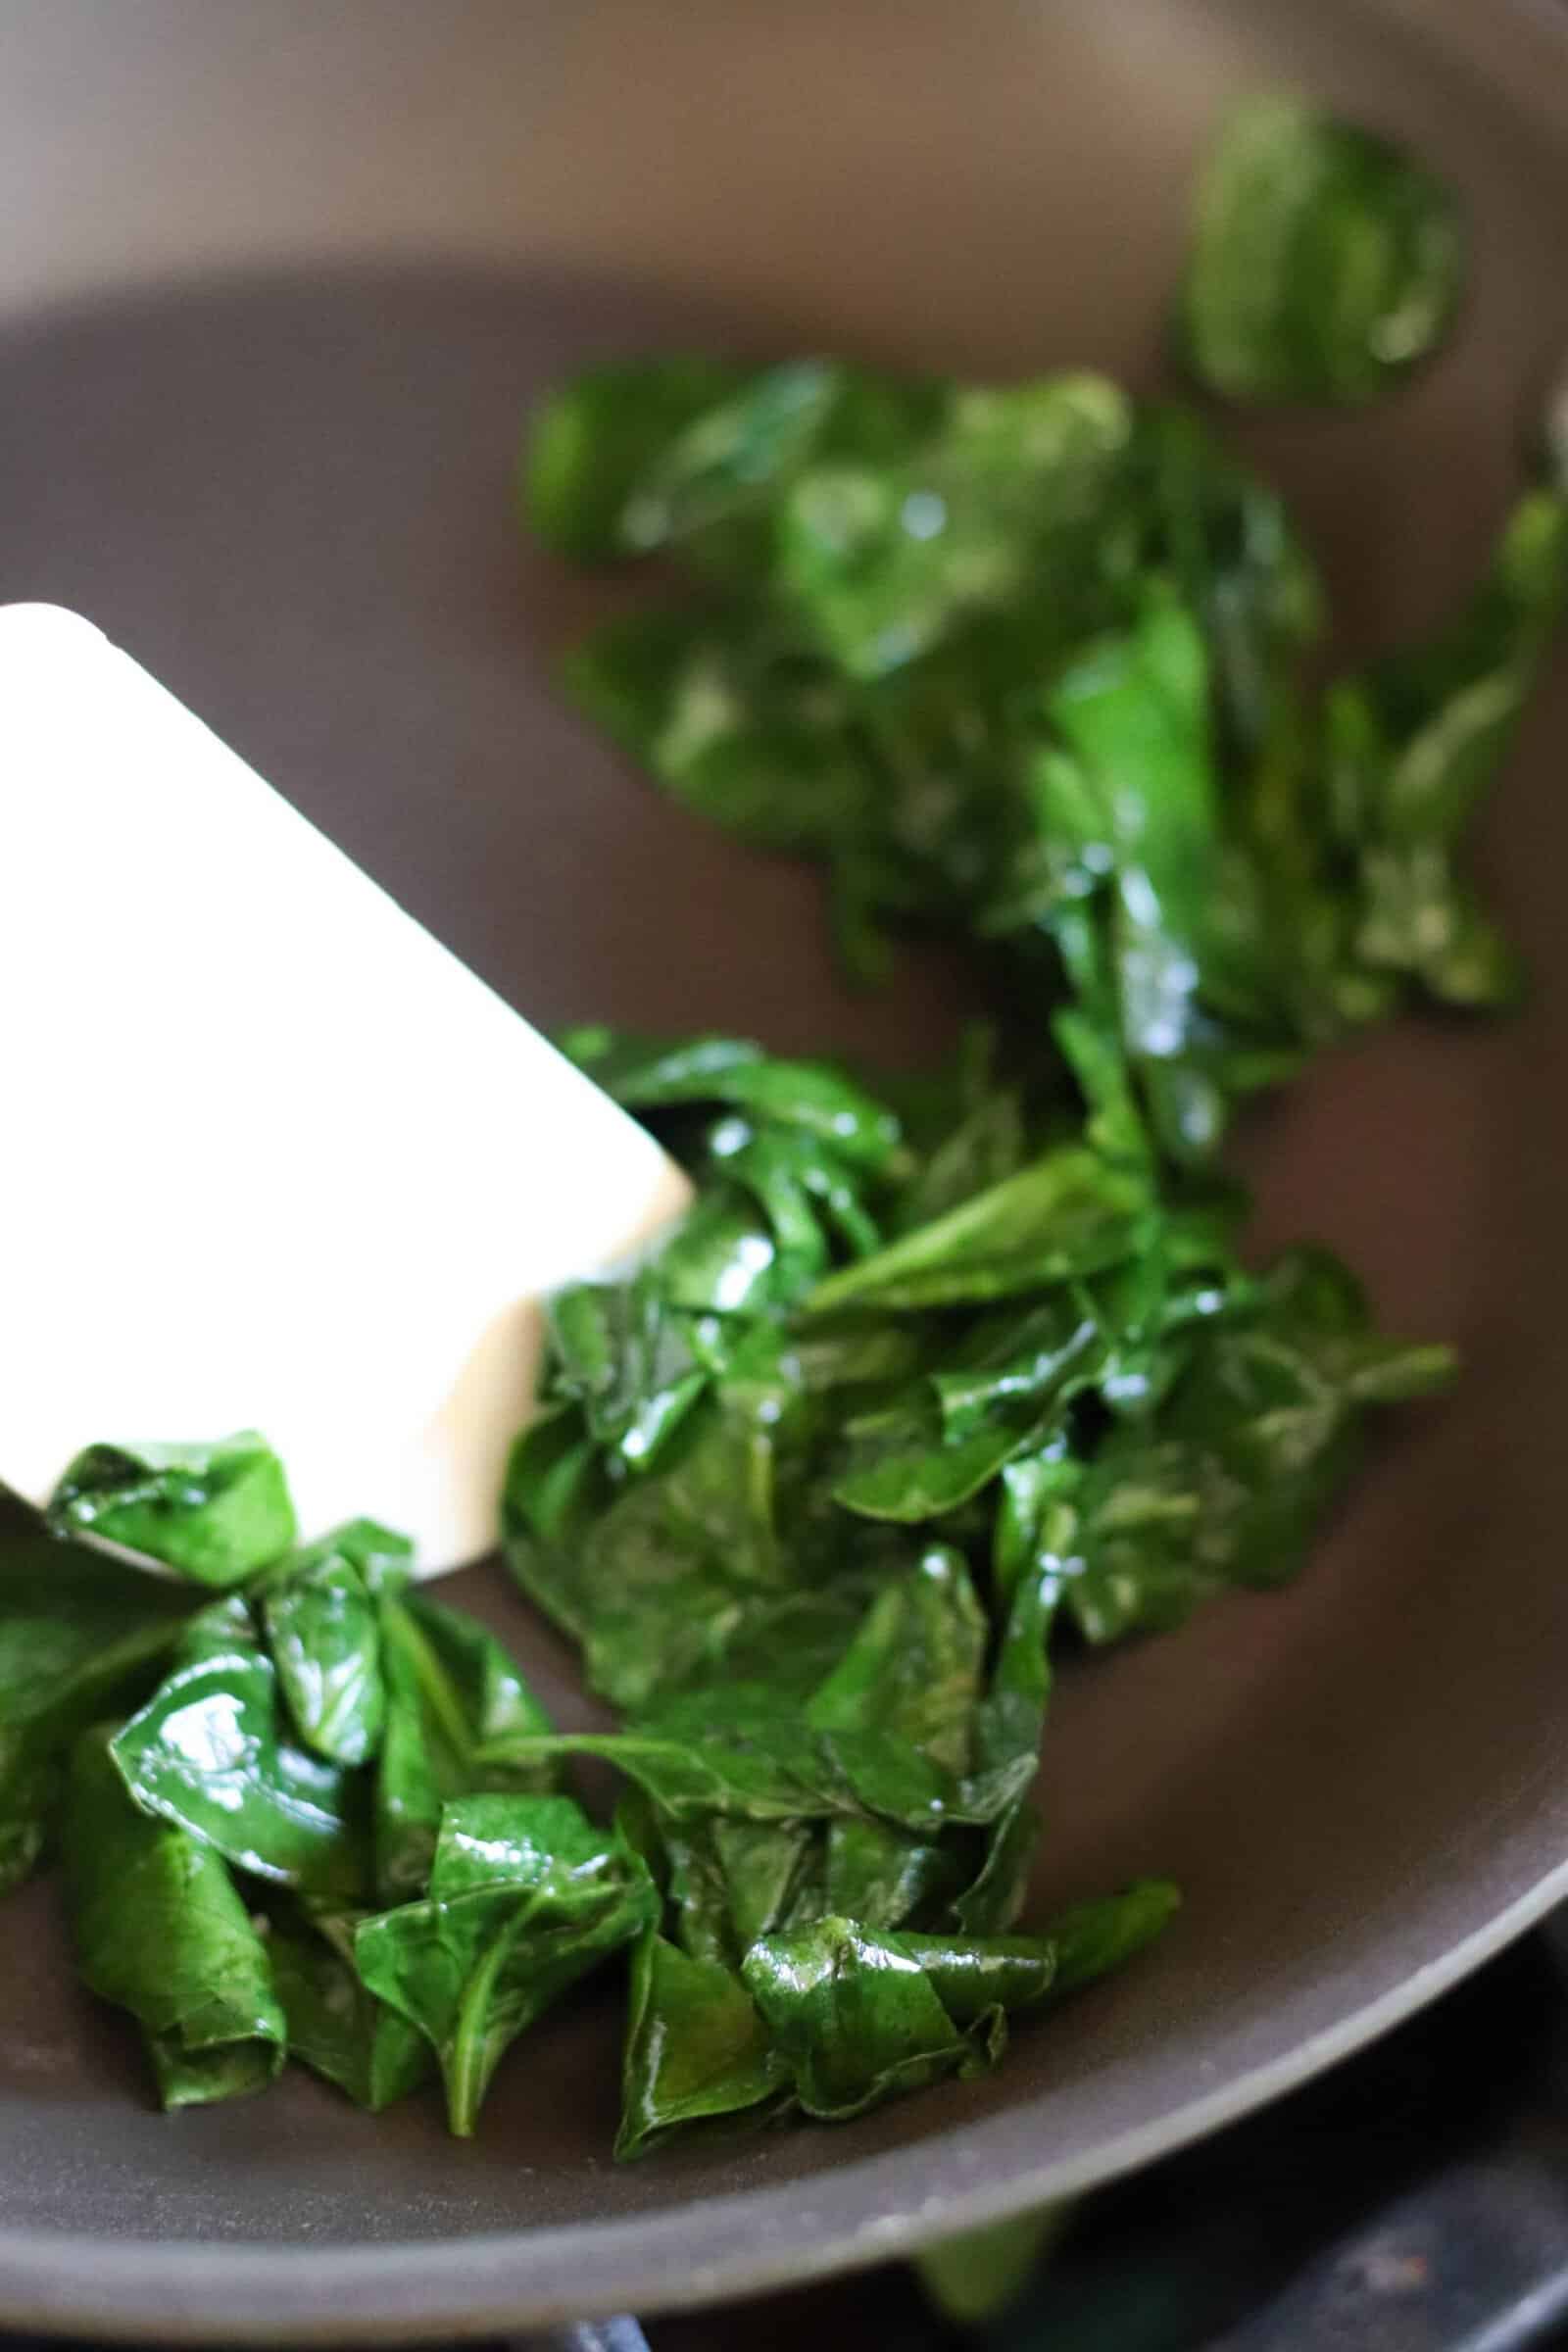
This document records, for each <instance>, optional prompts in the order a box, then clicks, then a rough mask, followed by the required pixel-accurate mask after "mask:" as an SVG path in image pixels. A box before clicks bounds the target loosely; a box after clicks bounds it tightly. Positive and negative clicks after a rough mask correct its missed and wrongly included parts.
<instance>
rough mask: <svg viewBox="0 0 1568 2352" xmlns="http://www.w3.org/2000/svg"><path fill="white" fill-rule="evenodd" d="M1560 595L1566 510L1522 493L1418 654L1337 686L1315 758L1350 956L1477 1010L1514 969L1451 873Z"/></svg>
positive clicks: (1567, 571) (1555, 499)
mask: <svg viewBox="0 0 1568 2352" xmlns="http://www.w3.org/2000/svg"><path fill="white" fill-rule="evenodd" d="M1565 594H1568V502H1565V501H1564V500H1563V498H1561V497H1560V496H1558V495H1557V494H1556V493H1555V492H1552V491H1547V490H1535V491H1531V492H1530V493H1528V494H1527V495H1526V496H1525V497H1524V498H1523V499H1521V500H1520V502H1519V504H1518V505H1517V506H1516V507H1515V509H1514V511H1513V513H1512V515H1510V516H1509V518H1508V523H1507V527H1506V529H1505V530H1504V532H1503V535H1502V540H1501V543H1500V545H1499V547H1498V550H1497V553H1496V556H1495V560H1494V562H1493V565H1492V568H1491V570H1490V571H1489V573H1488V574H1487V577H1486V578H1485V579H1484V580H1483V582H1482V584H1481V586H1480V588H1479V589H1478V590H1477V592H1476V594H1475V596H1474V597H1473V598H1472V600H1471V602H1470V604H1469V606H1468V608H1467V609H1466V611H1464V612H1463V613H1460V614H1459V616H1458V617H1457V619H1456V620H1455V621H1454V622H1453V623H1452V624H1451V625H1450V626H1449V627H1448V628H1447V629H1446V630H1443V631H1441V632H1440V633H1439V634H1438V635H1437V636H1436V637H1435V638H1434V639H1433V640H1432V641H1431V643H1430V644H1428V645H1425V646H1422V647H1419V648H1416V649H1414V650H1413V651H1410V652H1406V653H1402V654H1397V655H1394V656H1391V657H1390V658H1388V659H1387V660H1385V661H1384V662H1380V663H1378V664H1377V665H1376V666H1374V667H1373V668H1372V669H1370V670H1369V671H1367V672H1365V673H1364V674H1363V675H1361V676H1359V677H1348V678H1343V679H1341V680H1340V681H1338V683H1337V684H1336V685H1335V686H1334V687H1333V688H1332V689H1331V691H1330V693H1329V695H1328V698H1327V701H1326V703H1325V706H1324V734H1325V757H1326V760H1327V763H1328V771H1329V780H1330V786H1331V790H1332V794H1333V799H1334V805H1335V809H1336V812H1337V821H1338V825H1339V828H1340V832H1341V837H1342V840H1343V841H1344V843H1345V845H1346V847H1347V848H1348V852H1349V854H1350V858H1351V860H1352V867H1353V877H1354V901H1353V904H1354V915H1353V933H1352V941H1351V949H1352V953H1353V955H1354V956H1355V957H1356V958H1357V959H1358V961H1359V962H1360V963H1361V964H1362V965H1364V966H1365V967H1367V968H1368V969H1369V970H1370V971H1371V972H1372V973H1373V974H1375V975H1377V976H1380V977H1382V976H1394V977H1397V978H1398V979H1400V980H1403V981H1408V982H1413V983H1414V984H1415V985H1416V986H1417V987H1418V988H1420V989H1422V990H1424V991H1425V992H1426V993H1427V994H1429V995H1431V996H1433V997H1436V998H1438V999H1439V1000H1441V1001H1442V1002H1445V1003H1447V1004H1451V1005H1492V1004H1496V1003H1498V1002H1501V1001H1504V1000H1505V999H1506V998H1507V997H1508V996H1510V995H1511V994H1512V993H1513V992H1514V989H1515V987H1516V985H1517V969H1516V966H1515V963H1514V959H1513V957H1512V956H1511V954H1510V953H1509V950H1508V948H1507V946H1506V944H1505V942H1504V941H1503V939H1502V937H1501V935H1500V934H1499V932H1498V931H1497V929H1496V927H1495V924H1494V923H1493V922H1492V921H1491V919H1490V918H1489V917H1488V916H1487V915H1486V914H1485V913H1484V912H1483V911H1482V909H1481V908H1480V907H1479V905H1478V904H1477V901H1476V898H1475V895H1474V892H1473V889H1472V887H1471V885H1470V883H1469V881H1468V880H1467V878H1466V877H1465V875H1464V872H1463V870H1462V867H1461V865H1460V863H1459V858H1460V853H1461V852H1462V849H1463V845H1464V839H1465V835H1466V833H1467V832H1468V830H1469V826H1470V823H1471V820H1472V818H1473V816H1474V813H1475V810H1476V808H1477V805H1478V803H1479V801H1480V798H1481V795H1482V793H1483V792H1484V791H1485V789H1486V788H1487V786H1488V785H1490V784H1491V782H1492V780H1493V777H1494V775H1495V772H1496V769H1497V766H1498V763H1499V761H1500V760H1502V758H1503V757H1504V755H1505V754H1506V752H1507V750H1508V747H1509V745H1510V743H1511V741H1512V739H1513V735H1514V731H1515V729H1516V727H1517V725H1518V722H1519V717H1520V714H1521V712H1522V711H1523V708H1524V704H1525V700H1526V697H1527V696H1528V694H1529V692H1530V689H1531V687H1532V685H1533V684H1534V682H1535V678H1536V675H1537V672H1538V671H1539V669H1540V667H1541V663H1542V660H1543V658H1544V653H1545V651H1546V648H1547V646H1548V644H1549V642H1550V640H1551V637H1552V634H1553V632H1554V630H1555V629H1556V627H1557V624H1558V622H1559V620H1560V618H1561V614H1562V610H1563V604H1564V598H1565Z"/></svg>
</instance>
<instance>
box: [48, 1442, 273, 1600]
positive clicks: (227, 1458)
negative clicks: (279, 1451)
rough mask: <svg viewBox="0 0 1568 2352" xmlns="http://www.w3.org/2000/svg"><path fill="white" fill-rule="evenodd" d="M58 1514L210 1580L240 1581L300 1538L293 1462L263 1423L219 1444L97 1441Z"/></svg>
mask: <svg viewBox="0 0 1568 2352" xmlns="http://www.w3.org/2000/svg"><path fill="white" fill-rule="evenodd" d="M49 1518H50V1522H51V1524H52V1525H53V1526H55V1527H58V1528H59V1529H60V1530H61V1531H62V1532H63V1533H67V1534H78V1533H79V1534H86V1535H94V1536H101V1537H104V1538H106V1539H107V1540H108V1541H109V1542H111V1543H115V1544H123V1545H124V1546H125V1548H126V1549H127V1550H128V1551H141V1552H145V1553H146V1554H147V1556H148V1557H149V1558H150V1559H154V1560H162V1561H164V1562H165V1563H166V1565H167V1566H169V1567H171V1568H173V1569H176V1570H177V1571H178V1573H179V1574H180V1575H181V1576H188V1577H190V1578H191V1579H192V1581H193V1582H194V1583H196V1584H200V1585H219V1586H222V1585H236V1584H238V1583H240V1582H241V1580H242V1579H243V1578H245V1577H247V1576H249V1575H250V1574H251V1573H252V1571H253V1570H254V1569H257V1568H265V1567H266V1566H267V1565H268V1563H269V1562H270V1561H271V1560H275V1559H276V1558H277V1557H278V1555H279V1553H280V1552H284V1551H286V1550H287V1549H288V1547H289V1545H290V1544H292V1543H293V1541H294V1505H293V1502H292V1500H291V1499H290V1496H289V1491H288V1482H287V1480H286V1478H285V1477H284V1475H283V1465H282V1463H281V1462H280V1461H279V1460H278V1458H277V1456H276V1454H275V1453H274V1452H273V1451H272V1449H271V1447H270V1446H269V1445H268V1443H267V1441H266V1439H265V1438H262V1437H259V1436H258V1435H257V1433H256V1431H255V1430H253V1429H247V1430H241V1431H240V1433H239V1435H238V1436H237V1437H232V1438H222V1439H221V1440H220V1441H219V1442H218V1443H217V1444H216V1445H205V1444H203V1445H180V1446H108V1445H98V1446H87V1447H86V1449H85V1450H84V1451H83V1452H81V1453H78V1454H77V1455H76V1458H75V1460H74V1461H73V1462H72V1464H71V1465H70V1467H69V1468H68V1469H67V1471H66V1472H65V1474H64V1476H63V1477H62V1479H61V1481H60V1484H59V1486H58V1487H57V1488H56V1489H55V1492H54V1494H53V1495H52V1496H51V1498H50V1502H49Z"/></svg>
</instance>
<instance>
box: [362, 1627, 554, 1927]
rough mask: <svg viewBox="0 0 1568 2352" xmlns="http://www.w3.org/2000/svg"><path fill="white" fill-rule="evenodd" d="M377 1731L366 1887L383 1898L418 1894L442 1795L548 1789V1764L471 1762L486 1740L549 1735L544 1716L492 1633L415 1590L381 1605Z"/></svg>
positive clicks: (431, 1851) (427, 1867) (438, 1822)
mask: <svg viewBox="0 0 1568 2352" xmlns="http://www.w3.org/2000/svg"><path fill="white" fill-rule="evenodd" d="M380 1633H381V1655H382V1665H383V1672H384V1674H385V1677H386V1690H387V1711H386V1729H385V1733H384V1735H383V1738H382V1742H381V1752H380V1755H379V1758H378V1759H377V1763H376V1770H375V1795H374V1815H375V1884H376V1889H377V1892H378V1893H379V1895H380V1897H381V1900H382V1901H383V1902H398V1901H401V1900H403V1899H405V1898H406V1897H408V1896H409V1895H411V1894H417V1893H419V1892H420V1891H422V1889H423V1887H424V1886H425V1883H426V1881H427V1879H428V1876H429V1870H430V1862H431V1858H432V1856H433V1855H434V1852H435V1847H436V1838H437V1835H438V1833H439V1830H440V1827H441V1819H442V1812H443V1808H444V1807H445V1805H446V1804H447V1803H448V1801H449V1800H450V1799H451V1798H453V1797H457V1796H464V1795H466V1794H468V1793H470V1792H471V1791H474V1790H478V1789H545V1788H548V1787H550V1785H551V1778H552V1776H551V1770H550V1767H549V1766H548V1765H542V1764H537V1763H536V1764H530V1765H522V1766H506V1765H500V1766H498V1765H493V1764H492V1765H488V1766H485V1767H482V1768H481V1767H480V1766H479V1765H478V1763H477V1762H476V1757H477V1753H478V1750H479V1749H480V1748H481V1747H482V1746H483V1745H484V1744H485V1743H486V1742H487V1741H495V1740H515V1739H524V1738H528V1737H534V1736H538V1735H540V1734H543V1733H548V1731H549V1730H550V1728H551V1726H550V1718H549V1716H548V1715H547V1714H546V1713H545V1711H544V1709H543V1707H542V1706H541V1705H540V1704H539V1701H538V1700H537V1699H536V1698H535V1697H534V1694H533V1692H532V1691H530V1690H529V1688H528V1686H527V1684H526V1682H525V1681H524V1680H523V1677H522V1673H521V1670H520V1669H519V1668H518V1667H517V1665H516V1664H515V1661H514V1660H513V1659H512V1658H511V1657H510V1656H509V1655H508V1654H507V1651H506V1650H505V1649H504V1648H503V1647H502V1645H501V1643H500V1642H498V1641H497V1640H496V1638H495V1636H494V1635H493V1634H492V1633H490V1632H489V1631H488V1630H487V1629H486V1628H485V1627H484V1626H482V1625H478V1624H476V1623H475V1622H474V1620H473V1619H472V1618H471V1617H465V1616H463V1615H461V1614H460V1613H459V1612H458V1611H457V1610H455V1609H449V1608H446V1607H444V1606H443V1604H442V1603H441V1602H439V1601H434V1600H429V1599H426V1598H425V1597H424V1596H423V1595H422V1594H417V1593H401V1594H397V1593H394V1594H390V1595H387V1596H385V1597H384V1598H383V1599H382V1602H381V1606H380Z"/></svg>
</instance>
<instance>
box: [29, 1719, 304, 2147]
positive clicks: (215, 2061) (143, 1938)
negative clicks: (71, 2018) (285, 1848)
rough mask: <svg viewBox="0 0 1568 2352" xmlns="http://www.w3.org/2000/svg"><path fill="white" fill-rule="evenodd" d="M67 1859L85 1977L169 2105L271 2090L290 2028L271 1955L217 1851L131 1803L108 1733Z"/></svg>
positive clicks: (75, 1798)
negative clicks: (131, 2021) (137, 2047)
mask: <svg viewBox="0 0 1568 2352" xmlns="http://www.w3.org/2000/svg"><path fill="white" fill-rule="evenodd" d="M65 1861H66V1885H67V1892H68V1899H69V1902H70V1906H71V1916H72V1926H73V1934H74V1936H75V1944H76V1958H77V1966H78V1967H79V1969H80V1971H81V1975H82V1978H83V1981H84V1982H85V1983H86V1984H87V1985H89V1986H90V1987H91V1989H92V1990H93V1991H94V1992H96V1993H97V1994H98V1995H99V1997H100V1999H102V2000H106V2001H113V2002H114V2003H115V2004H116V2005H117V2006H118V2007H119V2008H122V2009H128V2010H129V2011H130V2012H131V2014H132V2016H133V2017H135V2019H136V2020H137V2022H138V2024H139V2025H140V2027H141V2029H142V2033H143V2034H144V2036H145V2038H146V2043H147V2052H148V2056H149V2057H150V2059H151V2061H152V2066H153V2072H154V2074H155V2076H156V2078H157V2082H158V2092H159V2096H160V2098H161V2099H162V2101H163V2103H164V2105H165V2106H166V2107H187V2106H194V2105H199V2104H202V2103H204V2102H206V2101H208V2100H212V2099H228V2098H235V2097H237V2096H239V2095H240V2094H242V2093H243V2092H245V2091H251V2090H260V2089H262V2088H263V2087H264V2086H265V2085H266V2084H267V2083H268V2082H271V2080H272V2079H273V2077H274V2076H275V2075H276V2074H277V2073H278V2072H279V2071H280V2069H281V2067H282V2065H283V2060H284V2056H285V2054H286V2053H285V2045H286V2040H287V2029H286V2027H285V2025H284V2020H283V2012H282V2009H281V2008H280V2006H279V2004H278V2000H277V1995H276V1992H275V1990H274V1988H273V1985H272V1979H271V1972H270V1968H269V1965H268V1959H267V1946H266V1944H265V1943H264V1941H263V1939H262V1937H261V1936H259V1935H258V1933H257V1931H256V1928H255V1927H254V1925H253V1924H252V1921H251V1919H250V1917H249V1915H248V1913H247V1911H246V1908H245V1905H244V1903H243V1902H242V1901H241V1899H240V1897H239V1895H238V1893H237V1892H236V1891H235V1888H234V1887H233V1886H232V1885H231V1883H230V1881H229V1877H228V1873H227V1871H226V1870H225V1869H224V1867H223V1863H222V1860H221V1857H220V1855H219V1854H218V1853H217V1852H215V1851H214V1849H213V1848H212V1846H211V1845H208V1844H205V1843H203V1842H202V1840H201V1839H199V1838H192V1837H188V1836H187V1835H186V1833H185V1832H184V1831H183V1830H181V1829H176V1828H173V1827H172V1826H171V1825H170V1824H169V1823H168V1822H166V1821H160V1820H156V1819H154V1818H152V1817H150V1816H149V1815H148V1814H146V1813H144V1812H140V1811H138V1809H137V1807H136V1806H135V1805H134V1804H133V1803H132V1802H131V1799H130V1797H129V1796H128V1795H127V1794H126V1792H125V1787H124V1783H123V1779H122V1778H121V1775H120V1773H119V1771H118V1770H117V1768H116V1764H115V1759H114V1753H113V1748H112V1743H111V1739H110V1727H107V1726H103V1725H100V1726H98V1727H97V1728H96V1729H94V1730H92V1731H89V1732H84V1733H83V1734H82V1736H81V1739H80V1740H79V1741H78V1743H77V1746H76V1750H75V1755H74V1759H73V1767H72V1775H71V1786H70V1790H69V1793H68V1797H67V1803H66V1808H65Z"/></svg>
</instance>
